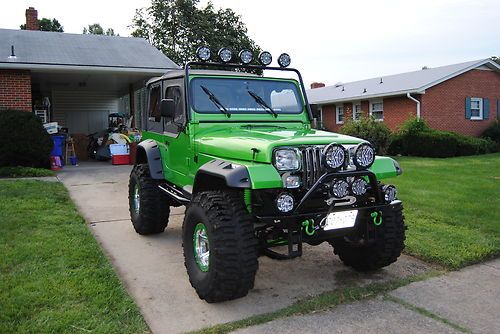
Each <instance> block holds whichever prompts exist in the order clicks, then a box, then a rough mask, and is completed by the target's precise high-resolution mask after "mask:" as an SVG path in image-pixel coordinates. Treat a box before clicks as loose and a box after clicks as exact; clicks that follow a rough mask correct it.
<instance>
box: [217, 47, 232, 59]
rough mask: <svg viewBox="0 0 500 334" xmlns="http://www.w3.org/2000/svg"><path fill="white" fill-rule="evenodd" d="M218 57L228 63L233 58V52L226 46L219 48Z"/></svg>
mask: <svg viewBox="0 0 500 334" xmlns="http://www.w3.org/2000/svg"><path fill="white" fill-rule="evenodd" d="M219 58H220V60H222V62H223V63H229V62H230V61H231V59H232V58H233V53H232V52H231V50H229V49H228V48H221V49H220V50H219Z"/></svg>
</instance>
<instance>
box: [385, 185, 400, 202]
mask: <svg viewBox="0 0 500 334" xmlns="http://www.w3.org/2000/svg"><path fill="white" fill-rule="evenodd" d="M382 192H383V193H384V199H385V201H386V202H388V203H391V202H392V201H394V200H395V199H396V198H397V195H398V191H397V190H396V187H394V186H393V185H390V184H389V185H384V186H382Z"/></svg>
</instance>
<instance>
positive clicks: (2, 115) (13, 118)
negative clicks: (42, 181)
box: [0, 110, 53, 167]
mask: <svg viewBox="0 0 500 334" xmlns="http://www.w3.org/2000/svg"><path fill="white" fill-rule="evenodd" d="M0 133H1V135H0V166H25V167H48V165H49V155H50V151H51V150H52V146H53V144H52V140H51V138H50V136H49V135H48V134H47V132H46V131H45V129H44V128H43V126H42V122H41V121H40V119H39V118H38V117H37V116H35V115H34V114H33V113H31V112H26V111H17V110H6V111H0Z"/></svg>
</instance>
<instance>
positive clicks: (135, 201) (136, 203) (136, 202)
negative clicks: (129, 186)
mask: <svg viewBox="0 0 500 334" xmlns="http://www.w3.org/2000/svg"><path fill="white" fill-rule="evenodd" d="M132 209H133V210H134V212H135V213H136V214H139V211H140V209H141V195H140V194H139V185H138V184H137V183H136V184H135V187H134V195H133V197H132Z"/></svg>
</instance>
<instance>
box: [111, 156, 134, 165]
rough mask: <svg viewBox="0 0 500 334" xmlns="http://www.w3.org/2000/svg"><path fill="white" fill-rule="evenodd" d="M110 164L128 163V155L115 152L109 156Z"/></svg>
mask: <svg viewBox="0 0 500 334" xmlns="http://www.w3.org/2000/svg"><path fill="white" fill-rule="evenodd" d="M111 164H113V165H128V164H130V155H128V154H115V155H112V156H111Z"/></svg>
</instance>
